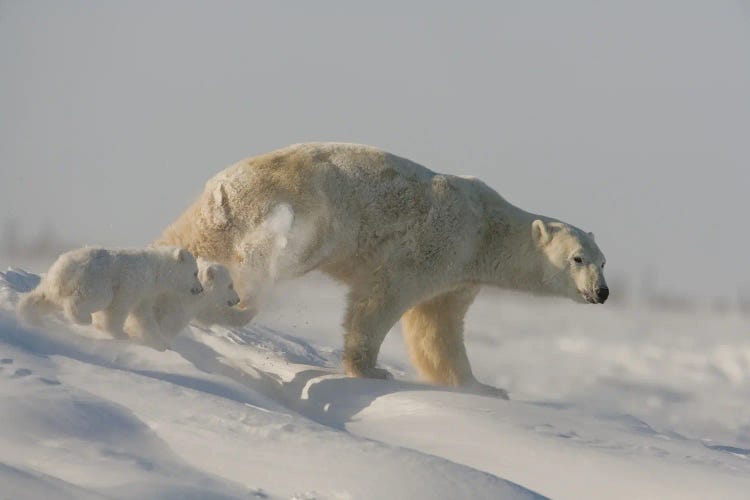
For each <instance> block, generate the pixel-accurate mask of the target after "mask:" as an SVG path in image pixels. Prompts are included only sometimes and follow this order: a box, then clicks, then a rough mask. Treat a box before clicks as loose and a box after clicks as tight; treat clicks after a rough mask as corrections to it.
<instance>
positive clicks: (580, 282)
mask: <svg viewBox="0 0 750 500" xmlns="http://www.w3.org/2000/svg"><path fill="white" fill-rule="evenodd" d="M531 235H532V239H533V241H534V244H535V245H536V247H537V249H538V250H539V251H540V252H541V253H542V268H543V277H542V291H543V292H547V293H550V294H552V295H558V296H562V297H569V298H571V299H573V300H576V301H578V302H584V303H588V304H603V303H604V301H605V300H607V297H608V296H609V288H608V287H607V282H606V281H605V279H604V264H605V261H606V259H605V258H604V254H603V253H602V252H601V250H599V247H598V246H596V243H595V242H594V235H593V234H592V233H586V232H583V231H581V230H580V229H578V228H576V227H573V226H571V225H569V224H565V223H563V222H545V221H542V220H539V219H537V220H535V221H534V222H533V223H532V224H531Z"/></svg>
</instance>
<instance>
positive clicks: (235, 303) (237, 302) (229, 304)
mask: <svg viewBox="0 0 750 500" xmlns="http://www.w3.org/2000/svg"><path fill="white" fill-rule="evenodd" d="M239 303H240V299H239V298H236V299H234V300H227V305H228V306H229V307H234V306H236V305H237V304H239Z"/></svg>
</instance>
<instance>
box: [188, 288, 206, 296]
mask: <svg viewBox="0 0 750 500" xmlns="http://www.w3.org/2000/svg"><path fill="white" fill-rule="evenodd" d="M202 291H203V287H202V286H194V287H193V288H191V289H190V293H192V294H193V295H198V294H199V293H201V292H202Z"/></svg>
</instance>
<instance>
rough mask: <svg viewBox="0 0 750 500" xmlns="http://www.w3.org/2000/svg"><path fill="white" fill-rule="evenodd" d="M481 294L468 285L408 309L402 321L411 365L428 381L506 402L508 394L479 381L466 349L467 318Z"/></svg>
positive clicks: (476, 288)
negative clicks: (475, 300)
mask: <svg viewBox="0 0 750 500" xmlns="http://www.w3.org/2000/svg"><path fill="white" fill-rule="evenodd" d="M478 292H479V287H477V286H467V287H463V288H460V289H458V290H454V291H450V292H446V293H443V294H441V295H438V296H437V297H434V298H432V299H430V300H428V301H425V302H422V303H421V304H419V305H417V306H415V307H412V308H411V309H409V310H408V311H407V312H406V313H405V314H404V316H403V318H402V325H403V328H404V337H405V339H406V344H407V347H408V348H409V354H410V356H411V359H412V363H414V365H415V366H416V367H417V368H418V369H419V373H420V375H421V376H422V378H424V379H425V380H427V381H429V382H432V383H435V384H440V385H447V386H451V387H465V388H467V389H469V390H470V391H472V392H477V393H481V394H487V395H493V396H497V397H501V398H504V399H507V397H508V395H507V393H506V392H505V391H504V390H502V389H497V388H494V387H491V386H488V385H485V384H481V383H480V382H478V381H477V380H476V379H475V378H474V375H473V374H472V372H471V365H470V364H469V358H468V356H467V355H466V347H465V346H464V316H465V315H466V311H467V310H468V309H469V306H470V305H471V303H472V302H473V301H474V297H476V295H477V293H478Z"/></svg>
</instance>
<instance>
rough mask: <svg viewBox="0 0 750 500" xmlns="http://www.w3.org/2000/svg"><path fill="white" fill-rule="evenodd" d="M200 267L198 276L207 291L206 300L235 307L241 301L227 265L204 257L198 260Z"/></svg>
mask: <svg viewBox="0 0 750 500" xmlns="http://www.w3.org/2000/svg"><path fill="white" fill-rule="evenodd" d="M198 267H199V271H198V278H199V279H200V282H201V283H202V285H203V289H204V290H205V291H206V295H205V300H208V301H210V302H211V303H212V304H213V305H215V306H217V307H234V306H236V305H237V304H239V303H240V296H239V295H237V292H236V291H235V290H234V284H233V283H232V276H231V275H230V274H229V270H228V269H227V268H226V267H224V266H222V265H221V264H214V263H211V262H207V261H204V260H202V259H201V260H199V261H198Z"/></svg>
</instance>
